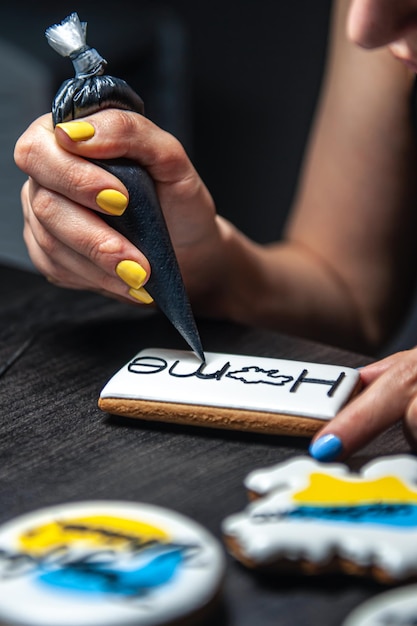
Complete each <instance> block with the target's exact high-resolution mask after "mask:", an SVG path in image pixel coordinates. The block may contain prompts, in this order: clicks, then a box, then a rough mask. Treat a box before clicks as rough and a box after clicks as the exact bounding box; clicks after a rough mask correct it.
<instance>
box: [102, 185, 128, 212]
mask: <svg viewBox="0 0 417 626" xmlns="http://www.w3.org/2000/svg"><path fill="white" fill-rule="evenodd" d="M96 202H97V204H98V206H99V207H100V209H103V211H106V212H107V213H110V214H111V215H123V213H124V212H125V210H126V207H127V205H128V203H129V200H128V199H127V198H126V196H125V195H124V194H123V193H120V191H116V189H103V190H102V191H100V192H99V193H98V194H97V195H96Z"/></svg>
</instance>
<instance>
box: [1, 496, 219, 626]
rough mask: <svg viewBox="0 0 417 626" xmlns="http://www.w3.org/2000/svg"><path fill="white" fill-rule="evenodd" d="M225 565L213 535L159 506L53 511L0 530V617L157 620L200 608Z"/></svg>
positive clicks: (102, 505) (106, 622)
mask: <svg viewBox="0 0 417 626" xmlns="http://www.w3.org/2000/svg"><path fill="white" fill-rule="evenodd" d="M223 568H224V561H223V553H222V551H221V548H220V546H219V545H218V543H217V541H216V540H215V539H214V538H213V537H211V535H210V534H209V533H208V532H207V531H205V529H203V528H202V527H200V526H199V525H197V524H196V523H194V522H193V521H192V520H189V519H188V518H184V517H183V516H180V515H179V514H176V513H174V512H172V511H169V510H167V509H160V508H159V507H152V506H150V505H144V504H134V503H120V502H116V503H114V502H93V503H78V504H75V505H63V506H61V507H53V508H51V509H45V510H41V511H38V512H35V513H33V514H29V515H26V516H22V517H21V518H17V519H16V520H12V522H10V523H8V524H6V525H4V526H2V527H1V528H0V622H2V623H3V620H4V621H5V622H7V623H8V622H9V621H10V622H12V623H19V624H20V623H22V624H26V623H27V624H30V625H32V624H34V625H35V626H37V625H38V624H39V626H40V625H41V624H42V626H48V625H51V626H52V624H53V625H54V626H60V625H61V624H64V625H68V626H69V625H70V624H74V623H77V625H80V626H90V625H93V624H100V626H110V624H111V625H113V624H118V626H119V625H120V626H121V625H123V624H132V625H133V624H135V625H136V624H138V625H140V624H147V625H148V624H149V625H153V624H155V625H156V624H161V623H164V622H165V621H166V620H167V619H168V618H169V619H172V617H175V616H177V617H182V616H183V615H186V614H188V613H189V612H191V611H193V610H196V609H198V608H200V607H202V606H205V604H207V603H208V602H209V601H210V599H211V597H212V596H214V595H215V594H216V593H217V591H218V588H219V585H220V580H221V578H222V576H223ZM22 597H24V598H25V602H24V603H22V602H21V601H19V599H18V598H22ZM77 611H79V615H78V617H77V618H76V619H75V617H74V616H75V615H76V614H77ZM74 612H75V613H74ZM57 615H59V619H57ZM65 615H68V616H67V617H65ZM74 620H75V621H74Z"/></svg>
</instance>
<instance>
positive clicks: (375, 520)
mask: <svg viewBox="0 0 417 626" xmlns="http://www.w3.org/2000/svg"><path fill="white" fill-rule="evenodd" d="M284 516H285V517H290V518H295V519H320V520H328V521H332V522H351V523H355V524H358V523H361V524H380V525H383V526H401V527H413V526H417V505H415V504H389V503H383V504H378V503H373V504H362V505H357V506H300V507H298V508H296V509H294V510H292V511H288V512H287V513H285V514H284Z"/></svg>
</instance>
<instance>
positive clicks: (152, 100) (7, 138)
mask: <svg viewBox="0 0 417 626" xmlns="http://www.w3.org/2000/svg"><path fill="white" fill-rule="evenodd" d="M330 4H331V2H330V0H315V1H314V2H311V0H295V1H294V2H293V1H291V2H289V1H285V2H277V0H229V1H225V0H223V1H220V0H211V1H210V2H208V1H205V0H203V1H198V0H193V1H192V0H153V1H152V2H143V1H142V2H141V1H140V0H139V1H136V2H129V1H128V0H120V1H119V2H116V3H113V4H112V5H110V6H109V4H108V3H104V4H103V5H101V4H100V3H98V2H89V1H87V0H86V1H83V0H80V1H78V2H73V3H71V2H66V1H65V2H59V3H52V2H42V3H35V2H29V1H26V2H18V1H17V2H15V3H13V4H9V5H8V6H4V5H3V6H2V7H1V9H0V18H1V19H0V42H2V46H3V52H2V54H1V56H0V58H1V59H2V60H1V61H0V71H1V74H2V81H1V82H2V86H0V119H1V120H2V122H1V124H0V128H2V129H3V131H1V130H0V145H1V157H0V158H1V159H2V161H1V172H2V174H1V176H0V185H1V186H2V187H1V190H2V191H1V193H2V198H3V203H2V205H3V207H2V209H1V212H0V233H2V235H0V248H1V252H0V254H2V255H3V257H7V259H8V260H9V261H10V262H13V263H16V262H17V263H19V264H20V263H24V264H26V263H29V262H28V260H27V257H26V254H25V250H24V246H23V244H22V242H21V234H20V220H21V218H20V201H19V189H20V185H21V182H22V181H23V180H24V176H23V175H22V174H21V173H20V172H18V171H17V168H16V167H15V166H14V165H13V161H12V151H13V145H14V142H15V140H16V138H17V136H18V135H19V134H20V133H21V132H22V131H23V130H24V128H25V127H26V126H27V125H28V124H29V122H30V121H31V120H32V119H33V118H35V117H37V116H38V115H39V114H40V113H42V112H46V111H47V110H49V107H50V102H51V99H52V97H53V95H54V93H55V91H56V89H57V88H58V86H59V85H60V83H61V82H62V81H63V80H65V79H66V78H69V77H71V76H72V75H73V69H72V64H71V62H70V61H69V60H68V59H63V58H62V57H60V56H59V55H58V54H57V53H56V52H55V51H54V50H52V48H50V47H49V45H48V44H47V42H46V38H45V36H44V31H45V29H46V28H47V27H48V26H50V25H51V24H54V23H57V22H60V21H61V20H62V19H64V18H65V17H66V16H67V15H68V14H69V13H71V12H73V11H76V12H77V13H78V14H79V16H80V19H81V20H83V21H86V22H87V23H88V43H89V45H91V46H93V47H95V48H97V49H98V50H99V52H100V53H101V54H102V56H104V57H105V58H106V59H107V61H108V73H109V74H113V75H115V76H119V77H121V78H124V79H125V80H127V82H129V83H130V84H131V86H132V87H133V88H134V89H135V90H136V91H138V93H139V94H140V95H141V96H142V97H143V99H144V101H145V105H146V112H147V115H148V116H149V117H150V118H152V119H153V120H154V121H155V122H157V123H158V124H160V125H161V126H162V127H164V128H166V129H167V130H169V131H170V132H172V133H173V134H175V135H176V136H177V137H178V138H179V139H180V140H181V141H182V142H183V143H184V145H185V146H186V148H187V150H188V152H189V153H190V155H191V158H192V160H193V162H194V164H195V165H196V167H197V169H198V171H199V172H200V174H201V176H202V178H203V179H204V181H205V182H206V184H207V185H208V187H209V189H210V190H211V192H212V194H213V196H214V198H215V201H216V204H217V207H218V211H219V212H220V213H221V214H222V215H224V216H226V217H228V218H230V219H231V220H232V221H234V222H235V223H236V224H237V225H238V226H239V227H240V228H241V229H243V230H244V231H245V232H246V233H247V234H248V235H249V236H251V237H253V238H255V239H256V240H257V241H260V242H267V241H271V240H273V239H275V238H277V237H278V236H279V234H280V231H281V228H282V225H283V222H284V220H285V216H286V213H287V211H288V209H289V207H290V205H291V201H292V198H293V194H294V189H295V185H296V182H297V177H298V172H299V167H300V161H301V158H302V154H303V149H304V145H305V141H306V138H307V136H308V131H309V127H310V121H311V117H312V114H313V112H314V108H315V104H316V98H317V94H318V90H319V86H320V81H321V76H322V67H323V59H324V55H325V50H326V43H327V27H328V18H329V9H330ZM1 50H2V48H0V52H1ZM1 135H3V136H1ZM16 233H17V235H16ZM1 238H2V239H3V241H1ZM16 240H17V241H16Z"/></svg>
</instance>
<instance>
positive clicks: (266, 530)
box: [223, 455, 417, 583]
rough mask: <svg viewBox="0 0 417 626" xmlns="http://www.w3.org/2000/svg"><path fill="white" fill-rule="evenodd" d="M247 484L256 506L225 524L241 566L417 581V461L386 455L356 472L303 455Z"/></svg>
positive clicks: (227, 539)
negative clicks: (416, 579) (416, 578)
mask: <svg viewBox="0 0 417 626" xmlns="http://www.w3.org/2000/svg"><path fill="white" fill-rule="evenodd" d="M245 486H246V488H247V489H248V492H249V495H250V497H252V498H254V500H253V501H252V502H251V503H250V504H249V505H248V506H247V507H246V509H245V510H244V511H243V512H241V513H238V514H235V515H231V516H229V517H228V518H226V519H225V520H224V522H223V535H224V540H225V543H226V546H227V548H228V550H229V551H230V553H231V554H232V555H233V556H234V557H235V558H236V559H237V560H239V561H241V562H242V563H243V564H244V565H246V566H248V567H251V568H261V569H276V570H278V571H288V570H289V571H299V572H303V573H308V574H315V573H319V574H320V573H328V572H342V573H346V574H353V575H366V576H372V577H373V578H375V579H376V580H378V581H380V582H384V583H395V582H401V581H405V580H410V579H413V578H415V577H416V575H417V459H416V458H414V457H412V456H409V455H400V456H392V457H382V458H380V459H378V460H376V461H372V462H370V463H368V464H367V465H366V466H364V467H363V468H362V470H361V472H360V473H359V474H355V473H353V472H350V471H349V469H348V468H347V467H346V466H344V465H342V464H331V465H328V464H323V463H319V462H317V461H314V460H313V459H310V458H308V457H298V458H295V459H293V460H291V461H289V462H286V463H282V464H280V465H277V466H275V467H272V468H268V469H263V470H257V471H255V472H252V473H251V474H250V475H249V476H248V477H247V479H246V481H245Z"/></svg>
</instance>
